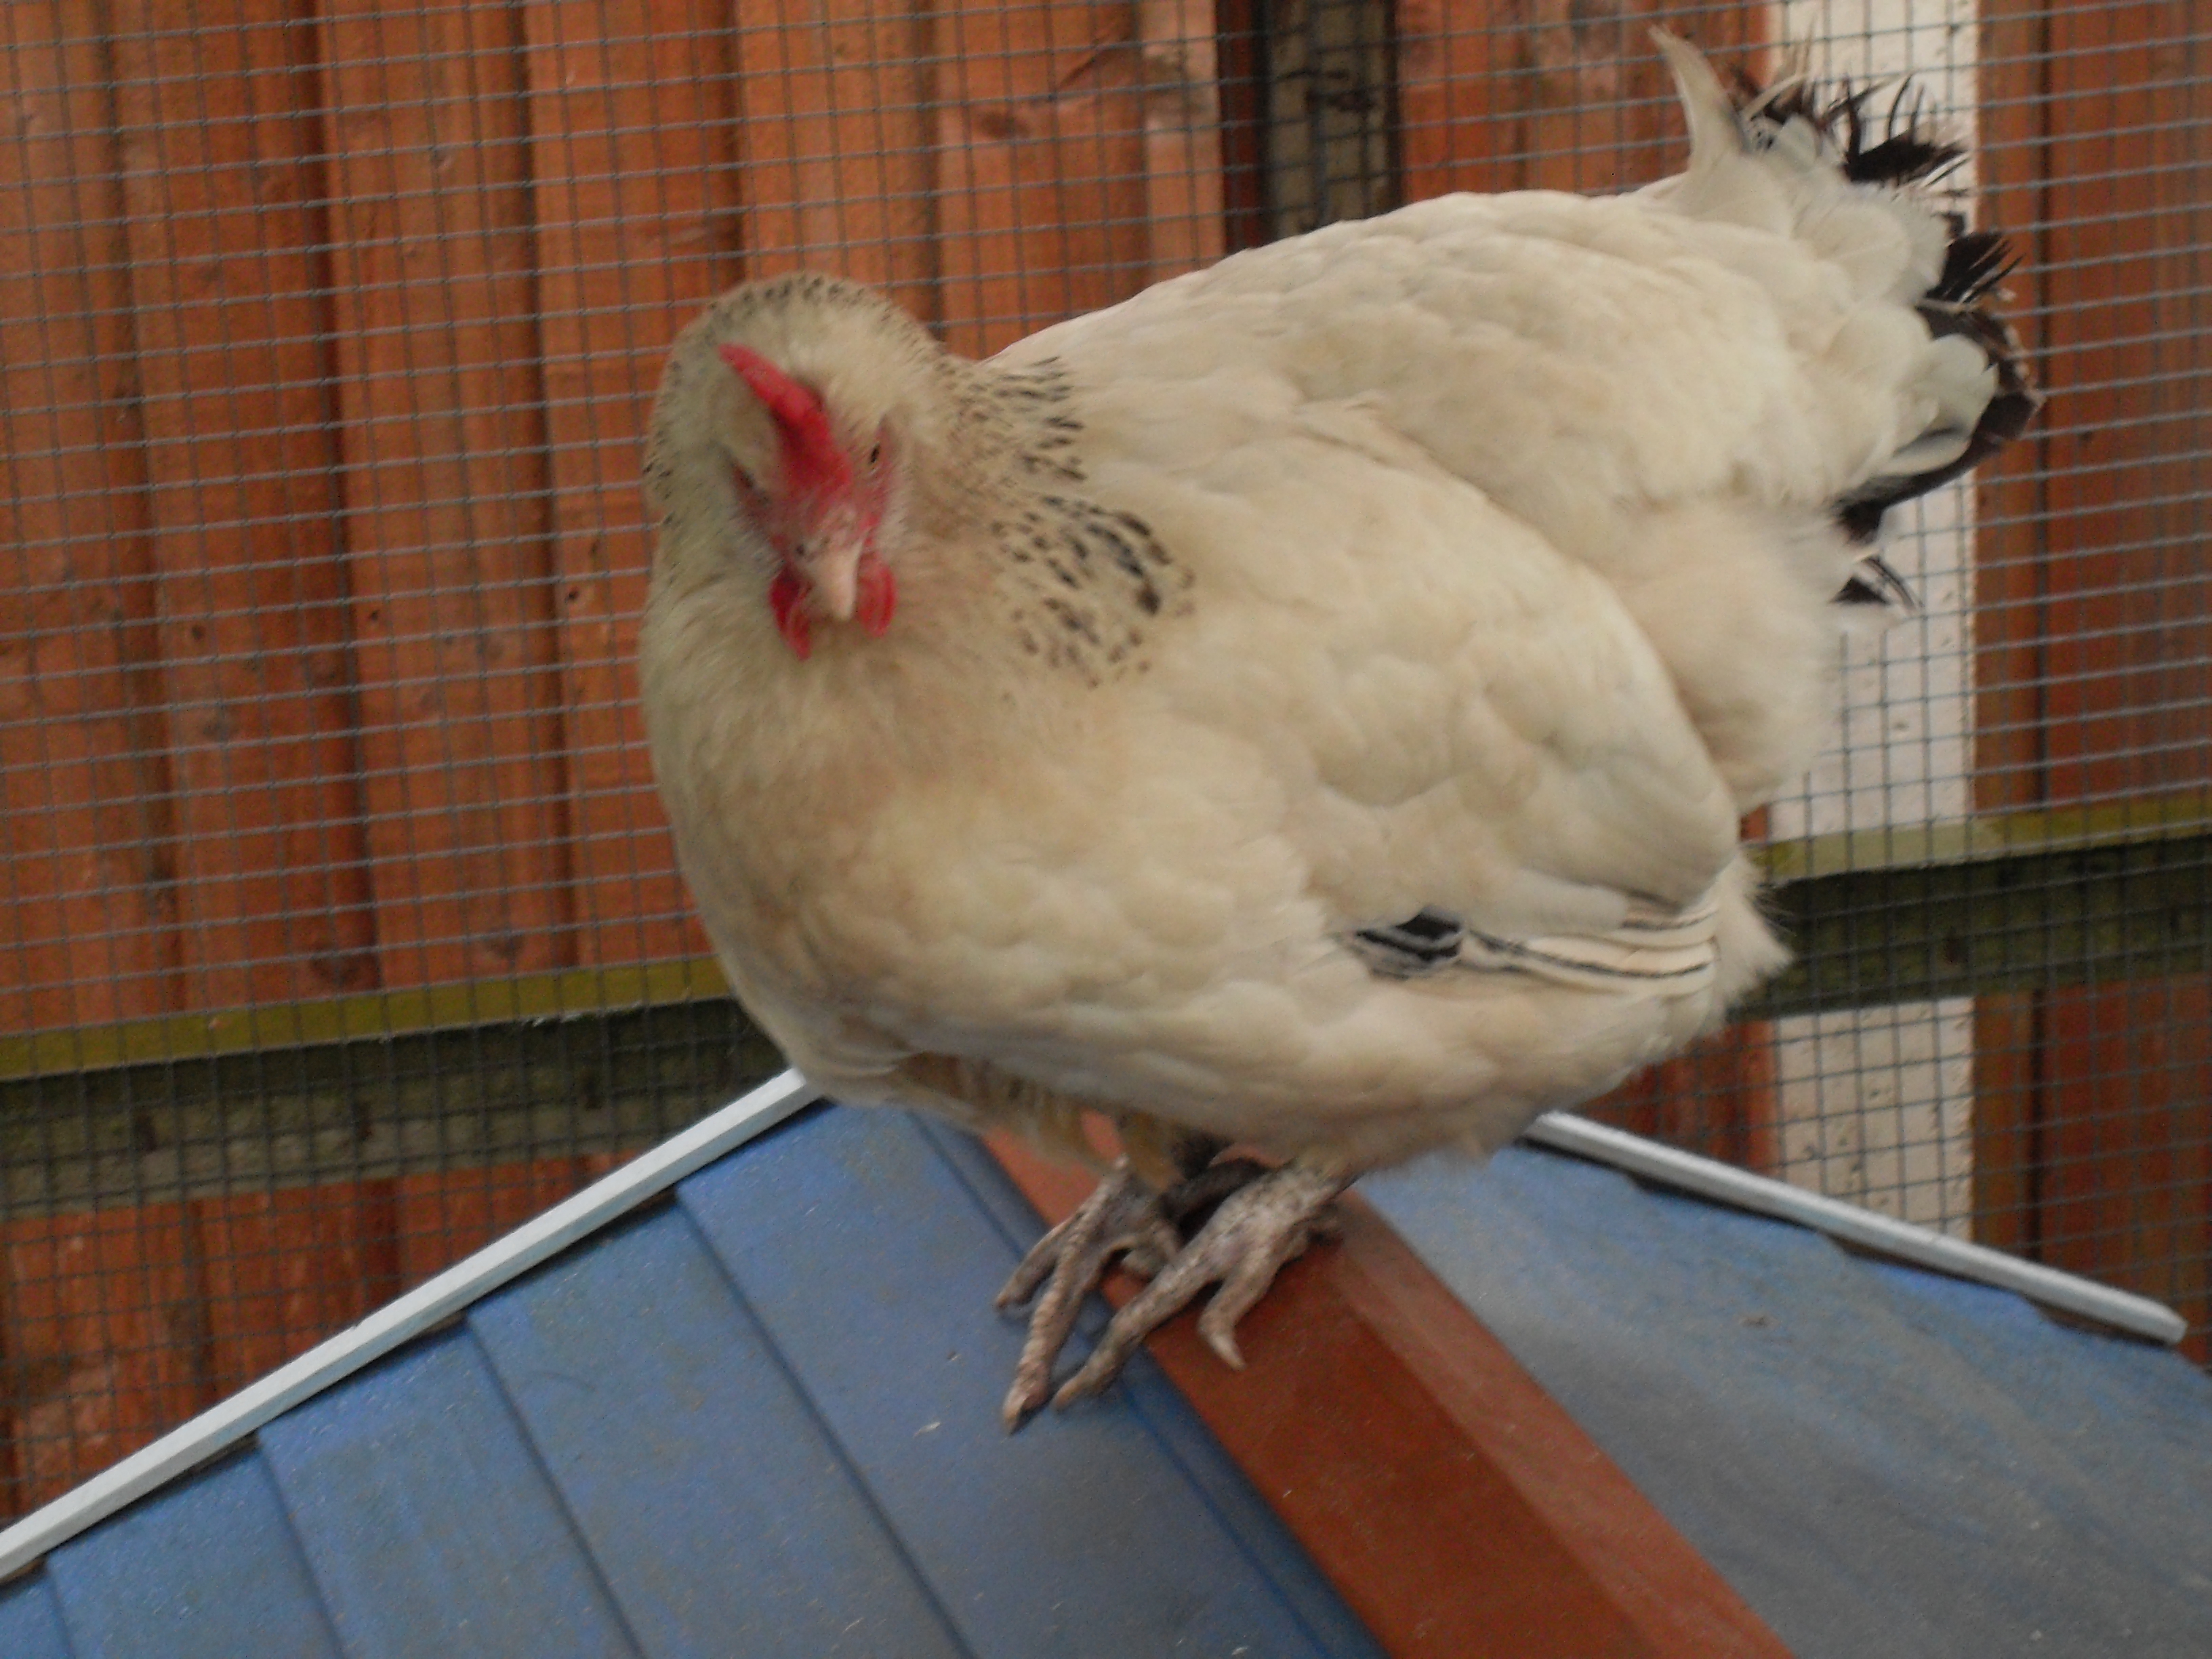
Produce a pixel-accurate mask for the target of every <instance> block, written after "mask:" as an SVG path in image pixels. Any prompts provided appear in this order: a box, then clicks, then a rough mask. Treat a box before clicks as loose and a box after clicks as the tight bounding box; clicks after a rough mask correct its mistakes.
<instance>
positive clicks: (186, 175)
mask: <svg viewBox="0 0 2212 1659" xmlns="http://www.w3.org/2000/svg"><path fill="white" fill-rule="evenodd" d="M223 21H224V26H223V27H214V28H210V27H204V18H203V15H202V14H201V11H200V9H198V8H197V7H194V6H192V5H190V4H187V3H185V0H118V3H116V4H115V5H114V6H113V8H112V27H113V41H112V49H113V53H114V65H115V69H114V73H115V76H116V87H117V94H116V100H117V106H118V119H119V122H120V126H121V131H122V133H123V159H124V174H123V179H124V203H125V209H126V213H127V217H126V221H125V222H126V226H127V229H128V236H129V246H130V254H131V266H130V269H131V285H132V297H133V300H134V302H135V307H136V311H135V317H134V322H135V326H136V330H137V349H138V357H137V367H138V374H139V379H140V382H141V385H142V388H143V394H144V402H143V410H144V426H145V435H146V451H147V457H148V461H149V468H148V471H149V477H150V479H151V483H152V486H153V507H152V514H151V529H152V535H153V548H154V566H155V570H156V571H157V573H158V575H159V584H158V588H157V592H158V607H157V608H158V617H159V623H160V640H161V665H162V676H163V681H162V683H163V687H164V702H165V705H166V709H165V712H166V714H167V722H168V734H167V735H168V742H169V750H170V764H171V768H172V775H173V780H174V787H175V796H174V799H175V814H176V829H177V842H176V845H177V881H178V887H177V891H178V894H179V906H180V916H181V921H182V923H183V927H184V935H183V941H184V951H183V954H184V971H185V1001H186V1004H187V1006H192V1007H197V1008H221V1007H230V1006H237V1005H239V1004H242V1003H247V1002H285V1001H293V1000H300V999H301V998H305V997H312V996H317V995H326V994H333V993H341V992H345V991H351V990H360V989H364V988H367V987H368V986H369V985H370V984H371V983H372V982H373V981H374V974H375V961H374V954H373V952H372V950H371V948H370V946H371V921H370V915H369V909H368V884H367V881H366V878H365V872H364V870H363V847H362V829H361V822H360V801H359V798H358V793H357V791H356V785H355V780H354V760H353V754H352V741H353V738H352V730H351V727H352V711H351V708H350V707H349V698H348V689H349V683H350V680H351V678H352V670H351V666H350V664H349V658H348V650H347V638H346V631H347V630H346V587H345V570H344V566H343V560H342V558H341V557H340V555H339V547H338V521H337V498H336V492H335V489H334V486H333V478H334V475H335V472H336V468H337V445H336V442H335V434H334V432H333V429H332V424H331V408H330V403H329V397H328V387H329V382H330V374H331V362H330V359H329V356H328V354H327V351H326V339H327V335H328V329H329V318H328V313H327V309H326V307H325V305H324V303H323V301H322V298H321V295H322V292H323V290H324V289H325V286H326V283H327V276H326V272H325V270H324V268H323V265H322V263H321V258H320V254H319V249H320V248H321V247H322V246H323V245H324V243H325V240H326V238H327V235H328V229H327V226H326V225H325V222H324V221H323V218H322V216H321V214H320V212H319V203H320V201H321V198H322V197H323V194H324V182H323V179H322V174H321V171H320V168H319V165H318V162H317V159H316V151H317V149H318V143H319V140H318V136H317V134H316V132H315V131H314V126H313V119H312V117H311V115H310V113H309V112H310V111H311V110H312V109H313V103H314V94H313V64H312V60H311V43H312V41H313V31H312V29H309V28H306V27H302V25H303V24H304V23H306V22H307V21H308V19H307V14H306V13H305V12H304V11H303V9H301V6H300V4H298V3H297V0H239V3H238V5H237V6H236V8H235V9H234V11H233V12H232V13H231V14H229V15H227V16H226V17H225V19H224V20H223Z"/></svg>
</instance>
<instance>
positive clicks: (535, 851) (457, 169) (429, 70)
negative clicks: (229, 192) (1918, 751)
mask: <svg viewBox="0 0 2212 1659" xmlns="http://www.w3.org/2000/svg"><path fill="white" fill-rule="evenodd" d="M321 39H322V42H323V58H324V69H323V81H324V85H325V88H326V89H327V95H328V100H329V101H328V103H327V105H326V106H325V109H324V111H323V112H322V127H323V132H324V134H325V145H326V148H327V152H328V156H329V163H328V165H329V169H330V177H331V189H332V192H333V202H332V205H331V223H332V228H333V231H334V233H335V234H334V243H335V246H336V252H335V254H334V259H333V270H332V276H333V278H334V282H333V286H332V289H331V305H332V325H333V334H334V346H335V354H336V362H337V369H338V385H337V408H338V415H339V418H340V421H341V422H342V425H341V437H342V443H343V459H344V463H345V470H344V474H343V478H344V492H345V508H346V520H345V524H346V540H347V553H348V569H349V586H350V589H351V595H352V611H351V621H352V628H353V634H354V639H355V656H356V664H357V671H358V675H359V684H358V702H357V704H356V708H357V712H358V718H359V722H360V748H361V763H362V790H363V796H364V805H365V808H366V811H367V818H368V823H367V833H368V852H369V857H370V865H369V875H370V881H371V884H372V888H373V890H374V898H375V902H376V916H377V951H378V960H379V964H380V969H381V979H382V982H383V983H384V984H385V985H386V986H402V985H418V984H428V983H450V982H453V981H460V980H465V979H469V978H471V977H476V978H483V977H499V976H504V975H513V974H516V973H529V972H536V971H541V970H544V969H552V968H560V967H566V966H568V965H569V964H570V963H572V962H573V961H574V940H573V939H572V938H571V937H570V934H569V922H570V911H569V894H568V845H567V840H566V836H567V827H568V825H567V819H568V802H567V799H566V769H565V767H564V764H563V761H562V729H561V718H560V707H559V704H560V681H559V675H558V669H557V658H558V650H557V646H558V640H557V635H556V629H555V627H554V621H553V588H552V577H551V570H550V564H549V557H550V545H549V539H548V538H549V535H550V528H551V522H550V502H549V500H548V496H547V489H546V484H547V477H546V453H545V416H544V387H543V385H542V382H541V380H540V368H539V356H540V344H539V340H538V322H537V318H536V315H535V310H536V301H537V292H536V284H535V280H534V250H533V246H532V223H531V212H530V209H531V201H530V191H529V168H528V161H529V153H528V133H527V130H526V119H525V117H526V100H525V95H524V88H523V84H522V52H521V47H522V38H521V14H520V11H519V9H516V8H515V7H513V6H512V5H506V4H501V5H489V6H468V7H435V8H426V7H423V6H421V5H419V4H416V3H413V0H329V3H328V4H326V5H325V8H324V10H323V14H322V35H321Z"/></svg>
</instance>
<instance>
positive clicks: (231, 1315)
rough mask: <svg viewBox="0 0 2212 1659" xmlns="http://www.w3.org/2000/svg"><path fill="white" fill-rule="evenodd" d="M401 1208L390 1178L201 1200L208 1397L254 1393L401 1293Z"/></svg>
mask: <svg viewBox="0 0 2212 1659" xmlns="http://www.w3.org/2000/svg"><path fill="white" fill-rule="evenodd" d="M395 1209H396V1206H395V1203H394V1188H393V1183H392V1182H390V1181H354V1182H325V1183H324V1184H322V1185H319V1186H313V1187H288V1188H280V1189H278V1190H277V1191H275V1192H264V1193H239V1194H234V1195H232V1196H229V1197H227V1198H211V1199H197V1200H193V1202H192V1204H191V1220H192V1225H193V1228H194V1230H195V1233H196V1237H195V1244H196V1247H197V1248H196V1250H195V1256H196V1259H197V1261H199V1262H201V1263H202V1264H203V1266H202V1268H201V1273H200V1278H199V1281H198V1283H197V1285H196V1286H195V1290H196V1291H197V1294H198V1295H199V1296H200V1297H201V1298H202V1299H203V1300H204V1313H203V1314H202V1315H201V1316H199V1317H198V1318H197V1320H196V1321H195V1324H197V1326H198V1327H200V1328H202V1329H204V1331H205V1333H206V1341H207V1371H208V1379H207V1392H208V1393H209V1394H210V1395H213V1396H215V1397H220V1396H222V1395H226V1394H228V1393H230V1392H232V1391H233V1390H234V1389H240V1388H242V1387H244V1386H245V1385H246V1383H250V1382H252V1380H253V1379H254V1378H255V1377H257V1376H263V1375H265V1374H266V1373H267V1372H270V1371H272V1370H276V1367H277V1366H279V1365H281V1364H283V1363H284V1362H285V1361H286V1360H288V1359H290V1358H294V1357H295V1356H296V1355H299V1354H301V1353H304V1352H307V1350H308V1349H309V1348H312V1347H313V1346H315V1344H316V1343H318V1342H319V1341H321V1340H323V1339H324V1338H325V1337H326V1336H328V1335H330V1334H331V1332H333V1331H337V1330H342V1329H343V1328H345V1327H346V1326H348V1325H350V1324H352V1323H354V1322H356V1320H358V1319H360V1318H362V1316H365V1315H366V1314H367V1313H368V1311H369V1310H371V1309H372V1308H374V1307H376V1306H377V1305H379V1304H380V1303H382V1302H384V1301H386V1299H387V1298H389V1297H392V1295H394V1294H395V1293H397V1291H398V1290H399V1288H400V1284H399V1271H398V1249H397V1239H396V1237H395V1226H396V1218H395Z"/></svg>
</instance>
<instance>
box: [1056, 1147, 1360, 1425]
mask: <svg viewBox="0 0 2212 1659" xmlns="http://www.w3.org/2000/svg"><path fill="white" fill-rule="evenodd" d="M1351 1184H1352V1177H1350V1176H1340V1175H1332V1174H1328V1173H1326V1172H1324V1171H1322V1170H1317V1169H1315V1168H1313V1167H1311V1166H1310V1165H1308V1164H1300V1163H1297V1162H1292V1163H1290V1164H1284V1165H1283V1166H1282V1168H1280V1169H1279V1170H1269V1171H1267V1173H1266V1174H1264V1175H1261V1176H1258V1178H1256V1179H1253V1180H1249V1181H1247V1182H1245V1183H1244V1184H1243V1185H1241V1186H1239V1187H1238V1188H1237V1190H1236V1191H1235V1192H1232V1193H1231V1194H1229V1196H1228V1197H1227V1198H1225V1199H1224V1200H1222V1203H1221V1207H1220V1208H1219V1209H1218V1210H1216V1211H1215V1212H1213V1215H1212V1218H1211V1219H1210V1220H1208V1221H1207V1222H1206V1225H1205V1226H1204V1227H1203V1228H1201V1229H1200V1231H1199V1234H1198V1237H1195V1238H1194V1239H1192V1240H1191V1241H1190V1243H1188V1244H1186V1245H1184V1246H1183V1247H1182V1249H1180V1250H1178V1251H1177V1252H1176V1255H1175V1258H1174V1260H1172V1261H1170V1262H1169V1263H1168V1264H1167V1265H1166V1266H1165V1267H1163V1268H1162V1269H1161V1270H1160V1271H1159V1272H1158V1273H1157V1274H1156V1275H1155V1276H1154V1277H1153V1279H1152V1283H1151V1284H1149V1285H1146V1287H1145V1288H1144V1289H1143V1290H1142V1291H1139V1293H1138V1294H1137V1295H1136V1296H1135V1297H1133V1298H1132V1299H1131V1300H1130V1301H1129V1302H1128V1303H1127V1305H1125V1306H1124V1307H1123V1308H1122V1309H1121V1311H1120V1312H1119V1313H1117V1314H1115V1316H1114V1320H1113V1322H1112V1323H1111V1324H1109V1326H1107V1328H1106V1334H1105V1335H1104V1336H1103V1337H1102V1338H1100V1339H1099V1342H1098V1346H1097V1347H1096V1348H1094V1349H1093V1350H1092V1351H1091V1358H1089V1359H1087V1360H1085V1362H1084V1364H1083V1369H1082V1370H1079V1371H1078V1372H1076V1374H1075V1375H1074V1376H1071V1377H1070V1378H1068V1379H1067V1381H1066V1383H1063V1384H1062V1385H1061V1386H1060V1392H1059V1393H1058V1394H1056V1395H1054V1396H1053V1401H1052V1403H1053V1404H1054V1406H1056V1407H1057V1406H1065V1405H1066V1404H1068V1403H1069V1402H1070V1401H1076V1400H1081V1399H1085V1398H1086V1397H1087V1396H1089V1395H1094V1394H1097V1393H1098V1392H1099V1391H1100V1390H1101V1389H1103V1388H1105V1387H1106V1385H1107V1384H1108V1383H1111V1382H1112V1381H1113V1380H1114V1379H1115V1376H1119V1375H1120V1373H1121V1367H1122V1366H1123V1365H1124V1364H1127V1362H1128V1358H1129V1356H1130V1354H1132V1353H1133V1352H1135V1351H1136V1347H1137V1345H1138V1344H1139V1342H1142V1341H1143V1340H1145V1338H1146V1337H1147V1336H1149V1335H1150V1334H1152V1331H1153V1330H1154V1329H1156V1328H1158V1327H1159V1326H1160V1325H1163V1324H1164V1323H1165V1322H1167V1321H1168V1320H1170V1319H1171V1318H1173V1317H1174V1316H1176V1314H1177V1313H1179V1312H1181V1311H1182V1309H1183V1308H1184V1307H1185V1306H1186V1305H1187V1304H1188V1303H1189V1302H1190V1299H1191V1298H1192V1297H1194V1296H1196V1295H1197V1294H1198V1293H1199V1291H1201V1290H1203V1289H1204V1288H1205V1287H1206V1285H1211V1284H1213V1283H1215V1282H1216V1281H1218V1282H1219V1284H1220V1285H1221V1288H1220V1290H1218V1291H1216V1292H1215V1293H1214V1297H1213V1300H1212V1302H1210V1303H1208V1304H1206V1311H1205V1312H1204V1313H1202V1314H1200V1316H1198V1334H1200V1336H1202V1337H1204V1338H1205V1339H1206V1346H1208V1347H1210V1348H1212V1350H1213V1352H1216V1353H1217V1354H1219V1355H1220V1356H1221V1358H1222V1361H1223V1363H1225V1364H1228V1365H1230V1366H1231V1367H1232V1368H1234V1369H1236V1370H1243V1368H1244V1356H1243V1354H1241V1353H1239V1352H1237V1321H1239V1320H1240V1319H1242V1318H1243V1317H1244V1316H1245V1315H1246V1314H1248V1313H1249V1312H1250V1311H1251V1310H1252V1309H1253V1307H1254V1305H1255V1304H1257V1303H1258V1301H1259V1300H1260V1298H1261V1297H1263V1296H1265V1295H1266V1294H1267V1287H1268V1286H1269V1285H1273V1283H1274V1282H1275V1275H1276V1273H1279V1272H1280V1271H1281V1270H1282V1268H1283V1267H1284V1265H1285V1263H1287V1262H1290V1261H1295V1260H1296V1259H1297V1257H1299V1256H1300V1255H1304V1253H1305V1249H1306V1246H1307V1245H1309V1244H1310V1243H1313V1241H1314V1240H1315V1238H1316V1237H1323V1236H1325V1235H1326V1234H1327V1233H1328V1231H1329V1226H1328V1214H1327V1212H1328V1206H1329V1205H1330V1204H1331V1203H1332V1202H1334V1200H1335V1199H1336V1198H1337V1196H1338V1195H1339V1194H1341V1193H1342V1192H1343V1191H1344V1189H1345V1188H1346V1187H1349V1186H1350V1185H1351Z"/></svg>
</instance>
